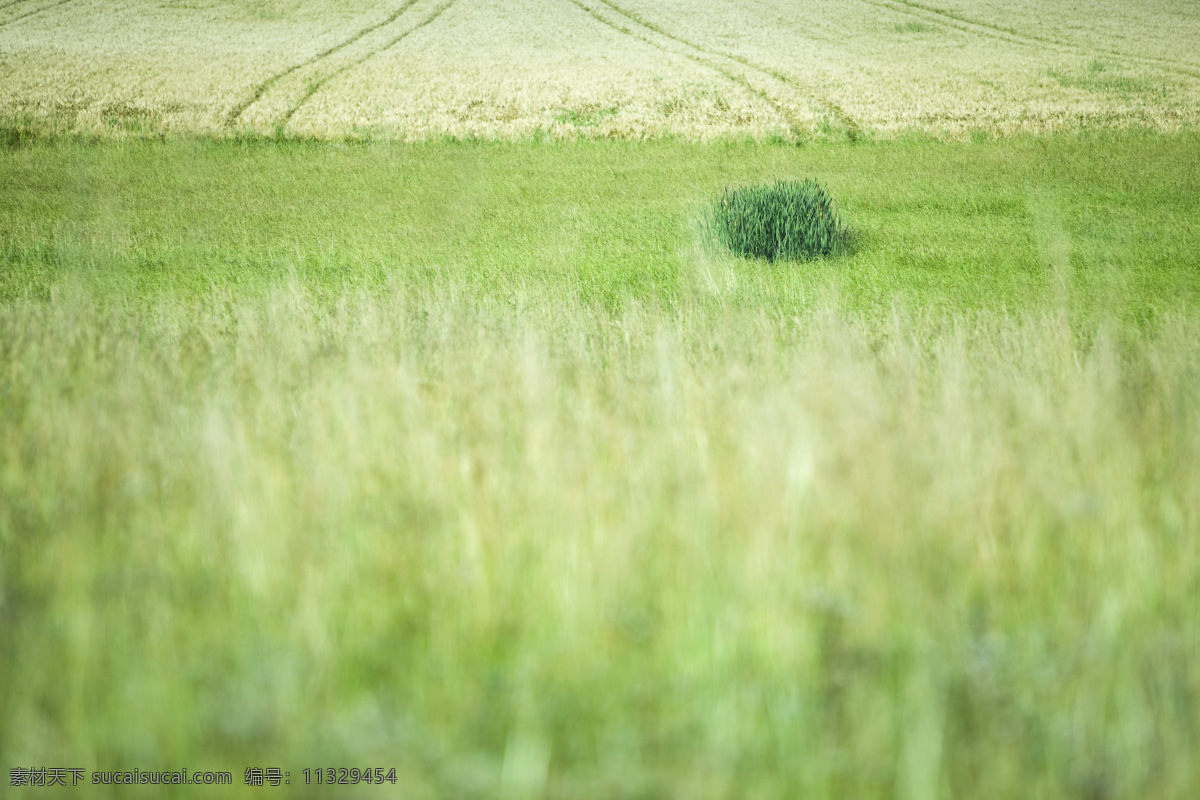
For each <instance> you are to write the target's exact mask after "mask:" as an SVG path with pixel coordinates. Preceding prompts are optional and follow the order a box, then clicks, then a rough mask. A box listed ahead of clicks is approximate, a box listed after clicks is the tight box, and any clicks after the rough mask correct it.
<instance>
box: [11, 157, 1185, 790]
mask: <svg viewBox="0 0 1200 800" xmlns="http://www.w3.org/2000/svg"><path fill="white" fill-rule="evenodd" d="M1198 145H1200V139H1197V136H1196V134H1181V135H1174V136H1168V135H1159V134H1137V135H1129V134H1121V135H1117V134H1103V135H1073V136H1059V137H1051V138H1038V139H1016V140H1006V141H991V142H977V143H969V142H968V143H960V144H949V143H938V142H929V141H904V142H895V143H889V144H880V143H876V144H863V143H859V144H842V145H833V144H824V145H820V146H816V145H814V146H808V147H793V146H786V145H774V146H762V145H755V144H753V143H748V142H742V143H737V142H727V143H716V144H708V145H700V144H687V143H658V144H653V143H649V144H648V143H640V144H639V143H626V142H593V143H574V144H571V143H552V142H545V143H542V144H533V143H513V144H466V143H459V144H453V143H450V144H424V145H397V144H369V145H368V144H359V145H350V146H333V145H329V144H319V143H286V142H285V143H270V142H260V143H248V144H245V143H243V144H238V143H234V142H220V141H202V140H192V141H181V142H176V143H166V144H160V143H154V142H136V141H134V142H127V143H124V144H119V143H118V144H108V145H102V146H98V145H89V144H81V143H69V142H59V143H48V144H36V143H35V144H31V145H24V146H21V147H18V148H13V149H9V150H6V151H4V152H3V153H2V154H0V197H3V203H4V204H3V208H2V209H0V237H2V238H0V241H3V243H4V251H3V259H4V261H3V264H4V267H3V270H2V271H0V354H2V355H0V365H2V370H0V420H2V424H0V553H2V554H3V558H2V560H0V613H2V614H3V617H4V620H5V625H4V628H3V629H2V631H3V632H2V639H0V645H2V647H0V720H3V722H2V724H0V762H2V763H3V765H4V766H5V768H6V769H9V768H11V767H13V766H18V765H28V766H38V765H44V766H55V765H61V766H81V767H86V768H87V769H89V770H91V769H127V768H140V769H180V768H183V767H188V768H189V769H191V770H193V771H195V770H201V769H211V770H231V771H233V772H234V776H235V779H236V782H237V783H238V784H239V786H240V784H241V781H242V771H243V770H244V769H245V768H246V767H249V766H263V767H269V766H277V767H282V768H285V769H288V770H290V772H291V779H292V785H291V787H290V789H289V790H284V789H276V790H271V789H245V788H243V789H241V790H240V791H241V792H242V793H244V794H245V796H257V795H259V794H262V793H263V792H274V793H280V794H285V795H293V796H312V797H319V796H320V797H323V796H328V794H329V791H328V788H326V789H325V790H324V791H319V790H318V789H317V787H315V786H314V787H309V788H307V789H306V788H304V787H303V785H302V779H301V773H300V770H302V769H303V768H304V767H306V766H308V767H317V766H357V767H360V768H363V767H375V766H385V767H393V766H394V767H396V768H397V770H398V775H399V778H398V784H397V786H396V787H390V786H387V787H379V786H372V787H361V788H360V791H359V792H357V793H356V795H355V796H357V795H359V794H361V795H362V796H399V797H498V796H503V797H562V798H574V797H580V798H585V797H586V798H591V797H597V798H600V797H604V798H610V797H679V798H706V797H714V798H715V797H737V798H741V797H812V798H825V797H828V798H845V797H852V798H860V797H898V798H934V797H955V796H969V797H977V798H992V797H995V798H1001V797H1004V798H1007V797H1032V798H1063V797H1077V798H1098V797H1103V798H1126V797H1127V798H1183V797H1189V796H1192V795H1193V794H1194V793H1195V792H1196V790H1197V788H1200V771H1198V769H1197V766H1196V761H1195V759H1194V757H1193V756H1194V754H1195V752H1196V751H1197V746H1198V745H1200V724H1198V723H1200V668H1198V667H1197V665H1198V664H1200V625H1198V624H1197V623H1198V622H1200V618H1198V617H1200V612H1198V609H1200V542H1198V540H1197V537H1196V533H1197V531H1198V530H1200V337H1197V335H1196V334H1197V330H1198V325H1197V323H1198V322H1200V319H1198V317H1197V307H1198V305H1197V301H1198V299H1200V255H1198V254H1200V228H1198V226H1197V219H1200V213H1198V212H1200V208H1197V203H1198V201H1197V198H1200V167H1198V165H1197V162H1196V160H1195V159H1194V158H1192V155H1194V154H1195V153H1196V152H1197V149H1198ZM810 175H811V176H816V177H818V178H819V179H820V180H822V182H823V183H825V184H826V185H827V186H828V187H829V189H830V191H831V192H832V193H833V195H834V197H835V198H836V199H837V200H838V202H839V204H840V207H841V209H842V211H843V213H844V216H845V217H846V219H847V221H848V222H849V223H850V225H851V226H852V228H853V229H854V230H855V231H856V232H857V236H856V240H855V252H854V253H853V254H851V255H849V256H845V257H842V258H839V259H836V260H831V261H823V262H814V263H811V264H808V265H804V266H798V265H794V264H792V265H789V264H782V263H780V264H772V265H768V264H765V263H755V262H744V261H738V260H735V259H732V258H730V257H728V256H724V255H721V254H720V253H719V252H716V251H715V250H713V249H711V248H710V247H709V246H708V245H707V244H706V243H705V241H704V239H703V237H702V235H701V225H700V219H701V217H702V215H703V212H704V209H705V205H706V203H708V202H710V201H711V199H712V198H713V197H715V196H716V193H717V192H718V191H719V190H720V188H721V187H723V186H725V185H729V184H732V183H738V182H747V181H753V180H757V179H760V178H767V177H778V176H784V177H788V176H793V177H796V176H810ZM14 791H16V790H14ZM72 791H73V790H70V789H68V790H65V791H64V795H66V794H69V793H71V792H72ZM101 794H102V793H101ZM142 794H144V795H145V796H147V797H149V796H158V790H156V791H154V792H151V791H149V790H147V791H145V792H143V793H142ZM142 794H139V793H138V792H137V791H136V790H127V791H126V792H122V793H117V794H116V795H115V796H142ZM182 794H184V795H187V796H197V797H208V796H228V794H229V793H228V792H226V793H220V792H219V791H218V790H214V789H211V788H207V787H195V788H194V789H193V790H192V791H190V792H188V791H182ZM235 794H237V792H235Z"/></svg>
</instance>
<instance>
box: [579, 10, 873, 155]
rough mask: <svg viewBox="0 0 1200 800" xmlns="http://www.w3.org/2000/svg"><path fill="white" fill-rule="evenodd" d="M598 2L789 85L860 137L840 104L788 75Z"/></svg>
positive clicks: (665, 34) (688, 44) (687, 44)
mask: <svg viewBox="0 0 1200 800" xmlns="http://www.w3.org/2000/svg"><path fill="white" fill-rule="evenodd" d="M599 1H600V2H601V3H603V4H604V5H605V6H607V7H608V8H611V9H612V10H613V11H615V12H616V13H618V14H620V15H621V16H623V17H625V18H626V19H628V20H631V21H633V22H636V23H637V24H638V25H641V26H642V27H644V28H646V29H648V30H651V31H654V32H655V33H657V34H658V35H659V36H663V37H666V38H667V39H670V40H672V41H674V42H678V43H679V44H681V45H683V46H685V47H689V48H691V49H693V50H696V51H698V52H701V53H707V54H708V55H711V56H716V57H717V58H726V59H729V60H730V61H734V62H736V63H738V64H741V65H742V66H744V67H747V68H749V69H752V70H755V71H756V72H759V73H762V74H763V75H767V76H769V77H771V78H774V79H775V80H777V81H779V82H780V83H782V84H784V85H785V86H789V87H791V88H792V89H793V90H795V91H797V92H799V93H801V94H803V95H806V96H807V97H808V98H809V99H810V100H812V101H813V102H814V103H816V104H817V105H818V106H820V107H822V108H824V109H826V110H827V111H828V112H830V113H831V114H832V115H833V116H834V117H835V118H836V119H837V120H838V122H840V123H841V124H842V126H843V127H844V128H845V129H846V131H847V133H848V134H849V137H850V139H851V141H853V140H856V139H858V138H859V137H860V136H862V128H861V127H860V126H859V124H858V122H857V121H856V120H855V119H854V118H853V117H852V116H850V114H848V113H846V110H845V109H843V108H842V107H841V106H840V105H838V104H837V103H836V102H835V101H833V100H831V99H830V98H828V97H825V96H824V95H821V94H819V93H818V92H817V91H816V90H815V89H813V88H812V87H810V86H805V85H803V84H801V83H799V82H798V81H796V80H793V79H792V78H790V77H789V76H788V75H786V74H784V73H783V72H780V71H779V70H777V69H774V68H773V67H768V66H764V65H762V64H759V63H757V62H755V61H752V60H750V59H748V58H746V57H745V56H741V55H738V54H737V53H729V52H725V51H723V50H715V49H713V48H710V47H705V46H704V45H701V44H697V43H696V42H692V41H689V40H687V39H685V38H683V37H682V36H677V35H676V34H673V33H671V32H670V31H668V30H666V29H665V28H662V27H661V26H659V25H656V24H654V23H653V22H650V21H649V20H646V19H644V18H643V17H642V16H641V15H640V14H637V13H636V12H633V11H629V10H627V9H624V8H622V7H620V6H618V5H617V4H616V3H614V2H611V0H599ZM776 104H777V105H778V103H777V102H776Z"/></svg>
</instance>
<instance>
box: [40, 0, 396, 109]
mask: <svg viewBox="0 0 1200 800" xmlns="http://www.w3.org/2000/svg"><path fill="white" fill-rule="evenodd" d="M18 1H19V0H18ZM64 2H66V0H64ZM416 2H417V0H405V2H403V3H401V4H400V6H399V7H398V8H397V9H396V10H395V11H393V12H392V13H391V14H389V15H388V16H387V17H386V18H384V19H383V21H381V22H377V23H376V24H374V25H368V26H367V27H365V28H363V29H362V30H360V31H359V32H358V33H356V34H354V35H353V36H351V37H350V38H349V39H346V40H345V41H342V42H339V43H337V44H335V45H333V46H332V47H328V48H326V49H324V50H322V51H321V52H319V53H317V54H316V55H314V56H312V57H310V58H308V59H306V60H304V61H301V62H300V63H298V64H293V65H292V66H290V67H288V68H287V69H285V70H283V71H282V72H276V73H275V74H274V75H272V76H271V77H269V78H267V79H266V80H265V81H263V82H262V83H260V84H259V85H258V86H256V87H255V89H254V91H253V92H252V93H251V95H250V96H249V97H247V98H245V99H244V100H242V101H240V102H239V103H237V105H235V106H234V107H233V108H231V109H229V113H228V114H227V115H226V116H225V127H227V128H232V127H233V126H234V125H236V124H237V121H238V119H239V118H240V117H241V116H242V114H244V113H245V112H246V109H248V108H249V107H250V106H252V105H254V104H255V103H257V102H258V101H259V100H261V99H262V97H263V95H264V94H266V93H267V90H269V89H270V88H271V87H272V86H274V85H275V84H276V83H278V82H279V81H281V80H283V79H284V78H286V77H287V76H288V75H291V74H292V73H293V72H295V71H296V70H299V69H303V68H305V67H308V66H312V65H313V64H316V63H317V62H318V61H321V60H323V59H325V58H328V57H329V56H331V55H333V54H334V53H336V52H337V51H339V50H342V49H343V48H346V47H349V46H350V45H352V44H354V43H355V42H357V41H358V40H359V39H362V38H363V37H364V36H366V35H368V34H370V33H372V32H374V31H377V30H379V29H380V28H382V27H384V26H385V25H391V24H392V23H393V22H395V21H396V20H397V19H399V18H400V15H401V14H403V13H404V12H405V11H407V10H408V9H409V8H411V7H412V6H413V4H415V3H416Z"/></svg>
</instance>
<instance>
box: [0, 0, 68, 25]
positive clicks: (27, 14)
mask: <svg viewBox="0 0 1200 800" xmlns="http://www.w3.org/2000/svg"><path fill="white" fill-rule="evenodd" d="M23 2H25V0H13V2H11V3H8V4H7V5H3V6H0V9H4V8H9V7H10V6H15V5H17V4H18V3H23ZM70 2H73V0H58V2H55V3H50V4H48V5H44V6H42V7H41V8H35V9H34V10H33V11H26V12H25V13H24V14H21V15H19V16H16V17H12V18H11V19H6V20H4V21H2V22H0V28H3V27H5V26H7V25H12V24H13V23H14V22H20V21H21V20H23V19H27V18H29V17H32V16H34V15H36V14H40V13H42V12H43V11H49V10H50V9H52V8H58V7H59V6H65V5H66V4H67V3H70Z"/></svg>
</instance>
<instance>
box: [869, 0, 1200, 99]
mask: <svg viewBox="0 0 1200 800" xmlns="http://www.w3.org/2000/svg"><path fill="white" fill-rule="evenodd" d="M859 2H860V3H865V4H866V5H869V6H874V7H875V8H882V9H886V10H889V11H896V12H899V13H901V14H907V15H909V16H911V17H916V18H917V19H922V20H925V21H927V22H937V23H940V24H942V25H945V26H946V27H948V28H952V29H954V30H957V31H960V32H962V33H969V34H973V35H976V36H986V37H988V38H992V39H998V40H1000V41H1003V42H1009V43H1010V44H1016V45H1021V46H1023V47H1045V46H1047V45H1050V46H1053V47H1057V48H1059V49H1060V50H1066V51H1070V52H1073V53H1079V54H1083V55H1087V54H1093V55H1094V54H1100V55H1106V56H1112V57H1114V58H1119V59H1123V60H1126V61H1135V62H1140V63H1141V64H1142V65H1143V66H1153V67H1157V68H1159V69H1162V70H1164V71H1167V72H1174V73H1176V74H1178V75H1184V76H1187V77H1189V78H1193V79H1200V65H1193V64H1189V63H1187V62H1184V61H1176V60H1174V59H1169V58H1157V57H1155V56H1143V55H1137V54H1136V53H1126V52H1122V51H1120V50H1113V49H1110V48H1104V47H1088V46H1085V45H1078V44H1074V43H1072V42H1067V41H1063V40H1061V39H1055V38H1052V37H1049V36H1039V35H1037V34H1033V33H1023V32H1021V31H1018V30H1016V29H1014V28H1009V27H1006V26H1004V25H996V24H994V23H991V22H981V21H979V20H974V19H971V18H969V17H964V16H962V15H961V14H955V13H953V12H951V11H945V10H943V9H940V8H936V7H934V6H930V5H926V4H924V3H916V2H913V0H859Z"/></svg>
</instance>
